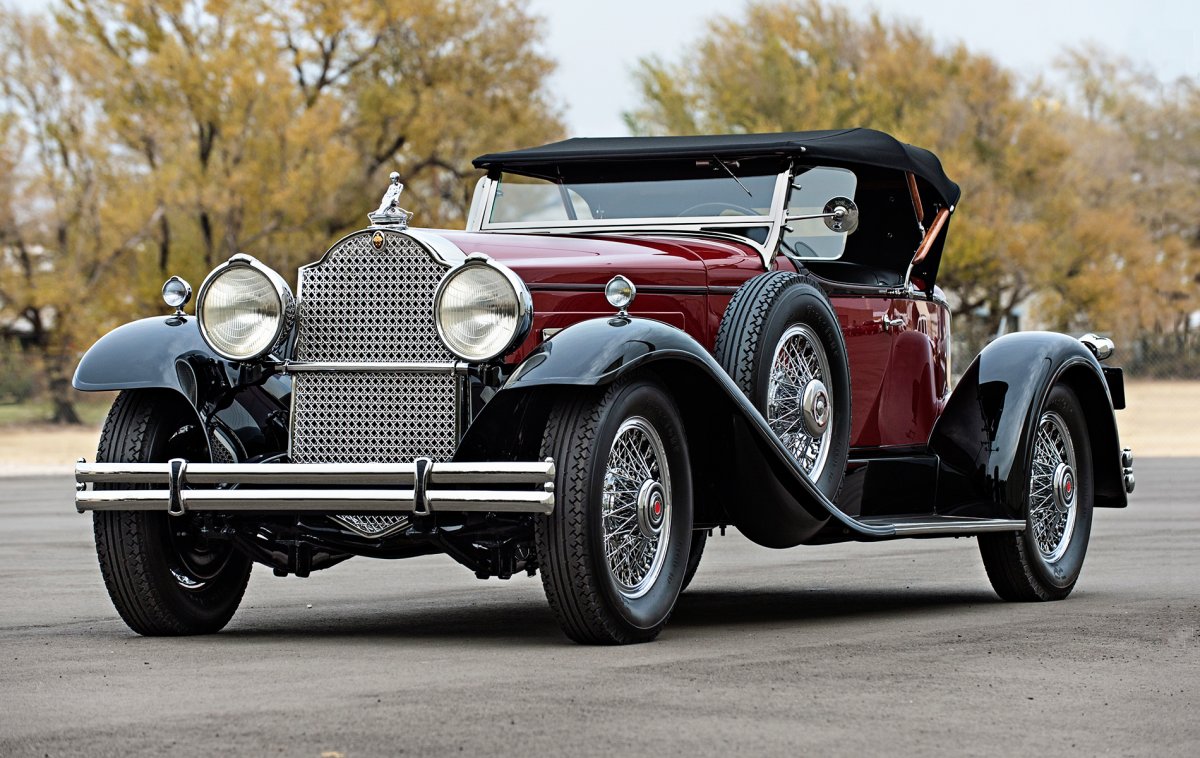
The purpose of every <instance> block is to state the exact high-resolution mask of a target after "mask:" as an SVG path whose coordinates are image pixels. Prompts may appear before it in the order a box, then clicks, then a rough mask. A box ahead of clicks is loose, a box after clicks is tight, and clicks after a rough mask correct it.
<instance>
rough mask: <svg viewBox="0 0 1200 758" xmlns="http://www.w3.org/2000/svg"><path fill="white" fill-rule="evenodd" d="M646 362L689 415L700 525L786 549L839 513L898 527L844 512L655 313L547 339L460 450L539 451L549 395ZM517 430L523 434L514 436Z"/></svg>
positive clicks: (872, 530)
mask: <svg viewBox="0 0 1200 758" xmlns="http://www.w3.org/2000/svg"><path fill="white" fill-rule="evenodd" d="M639 369H646V370H650V371H653V372H654V373H655V374H656V375H657V376H658V377H659V378H660V379H661V380H662V381H663V382H664V384H665V385H666V386H667V388H668V389H669V390H670V391H671V394H672V396H673V397H674V399H675V401H676V403H677V404H678V405H679V408H680V412H681V414H682V415H683V422H684V428H685V431H686V434H687V439H688V442H689V446H690V452H691V455H692V469H693V471H692V473H693V479H694V482H693V485H694V486H693V492H694V493H695V497H696V500H697V502H696V506H697V511H696V512H697V524H698V525H700V526H715V525H718V524H725V523H731V524H733V525H735V526H737V527H738V529H739V530H741V531H742V532H743V533H744V534H745V535H746V536H747V537H749V538H750V539H752V540H754V541H755V542H757V543H759V544H761V545H765V546H767V547H779V548H781V547H791V546H793V545H798V544H800V543H802V542H804V541H805V540H806V539H808V538H809V537H811V536H812V535H813V534H815V533H816V532H817V531H819V530H820V529H821V528H822V526H824V525H825V524H826V523H827V522H828V521H829V520H830V519H831V518H833V519H836V520H837V521H840V522H841V523H842V525H843V526H844V528H845V529H846V530H847V532H846V533H847V534H854V535H855V536H856V537H858V538H860V539H861V538H866V539H871V538H883V537H888V536H891V535H892V534H893V533H894V531H893V530H892V529H891V527H887V526H883V527H879V526H873V525H868V524H862V523H859V522H858V521H856V520H855V519H853V518H851V517H849V516H846V515H845V514H844V513H842V512H841V511H840V510H839V509H838V508H837V506H836V505H835V504H834V503H833V502H832V501H830V500H829V498H827V497H825V495H823V494H822V493H821V492H820V490H818V489H817V488H816V487H815V486H814V485H813V484H812V482H811V481H810V480H809V479H808V477H807V476H806V475H805V474H804V472H803V470H802V469H800V467H799V466H798V465H797V463H796V462H795V460H794V459H793V458H792V457H791V455H790V454H788V452H787V450H786V449H785V448H784V446H783V444H782V443H781V442H780V441H779V438H778V437H777V436H776V435H775V433H774V432H773V431H771V428H770V426H768V425H767V422H766V420H765V419H764V418H763V417H762V415H761V414H760V413H759V412H758V409H757V408H755V407H754V405H753V404H751V402H750V401H749V399H747V397H746V396H745V395H744V394H743V393H742V391H741V390H740V389H738V387H737V385H736V384H734V382H733V380H732V379H731V378H730V377H729V375H728V374H727V373H726V372H725V370H724V369H722V368H721V366H720V364H718V363H717V362H716V359H714V358H713V357H712V355H711V354H710V353H709V352H708V350H706V349H705V348H704V347H703V346H702V345H701V344H700V343H699V342H697V341H696V340H695V339H693V338H692V337H691V336H690V335H688V334H687V333H686V332H684V331H682V330H680V329H678V328H676V327H673V326H670V325H668V324H664V323H662V322H659V321H653V320H650V319H642V318H623V317H613V318H598V319H592V320H589V321H583V322H580V323H578V324H575V325H573V326H570V327H567V328H566V329H563V330H562V331H561V332H559V333H558V334H556V335H554V337H553V338H552V339H550V340H547V341H545V342H543V343H542V345H541V346H539V347H538V348H537V349H536V350H535V351H534V352H533V353H532V354H530V355H529V357H528V358H526V359H525V361H524V362H522V363H521V364H520V366H518V367H517V368H516V370H514V372H513V373H512V375H511V376H510V377H509V379H508V380H507V381H506V382H505V384H504V386H503V387H502V388H501V389H500V391H499V392H498V393H497V394H496V396H495V397H493V398H492V399H491V400H490V401H489V402H488V404H487V405H486V406H484V408H483V409H482V410H481V411H480V412H479V414H478V415H477V416H476V418H475V420H474V422H473V423H472V425H471V427H470V429H469V430H468V431H467V434H466V435H465V437H464V438H463V441H462V443H461V445H460V446H459V452H458V454H457V456H456V457H457V458H459V459H473V458H482V457H485V456H489V457H494V455H495V453H494V451H493V450H492V449H491V448H494V447H495V443H493V442H492V441H493V440H507V441H510V442H512V443H513V444H512V445H510V446H509V450H510V451H511V452H510V454H512V455H515V456H522V457H528V456H531V455H536V454H537V451H538V443H539V442H540V437H541V431H542V429H543V428H544V421H545V417H546V413H547V412H548V411H547V408H546V405H547V403H546V402H545V400H546V399H547V398H553V397H555V395H556V393H562V392H573V391H582V390H583V388H586V387H596V386H601V385H605V384H608V383H611V382H614V381H616V380H618V379H620V378H621V377H623V376H625V375H627V374H628V373H630V372H632V371H636V370H639ZM514 429H519V430H523V431H522V432H521V434H524V435H525V436H524V437H523V438H520V437H519V438H518V439H517V440H515V441H514V440H513V430H514ZM530 429H532V430H534V431H533V432H532V433H531V432H530V431H529V430H530Z"/></svg>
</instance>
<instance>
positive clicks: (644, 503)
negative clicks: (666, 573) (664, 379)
mask: <svg viewBox="0 0 1200 758" xmlns="http://www.w3.org/2000/svg"><path fill="white" fill-rule="evenodd" d="M603 486H604V489H603V493H602V495H601V503H602V513H601V519H602V521H603V529H604V555H605V560H606V563H607V565H608V570H609V573H610V574H611V575H612V578H613V579H614V580H615V582H616V585H617V590H618V591H619V592H620V593H621V594H622V595H624V596H625V597H628V598H637V597H641V596H642V595H644V594H646V593H647V592H649V591H650V588H651V587H653V586H654V583H655V581H657V580H658V577H659V574H661V573H662V567H663V563H664V561H665V558H666V552H667V545H668V544H669V542H670V536H671V476H670V471H669V469H668V466H667V454H666V449H665V448H664V447H663V442H662V438H661V437H659V435H658V432H657V431H656V430H655V429H654V427H653V426H652V425H651V424H650V422H649V421H647V420H646V419H644V418H642V417H640V416H634V417H631V418H629V419H627V420H626V421H625V423H623V424H621V426H620V428H618V429H617V434H616V436H615V437H614V438H613V443H612V447H611V448H610V449H609V453H608V460H607V462H606V464H605V469H604V485H603Z"/></svg>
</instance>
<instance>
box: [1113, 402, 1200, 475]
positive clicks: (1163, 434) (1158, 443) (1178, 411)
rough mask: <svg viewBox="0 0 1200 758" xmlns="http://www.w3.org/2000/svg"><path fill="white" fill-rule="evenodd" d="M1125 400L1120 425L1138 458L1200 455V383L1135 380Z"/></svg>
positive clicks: (1127, 444)
mask: <svg viewBox="0 0 1200 758" xmlns="http://www.w3.org/2000/svg"><path fill="white" fill-rule="evenodd" d="M1125 399H1126V408H1125V410H1123V411H1117V426H1118V428H1119V429H1120V431H1121V444H1122V445H1124V446H1125V447H1131V448H1133V454H1134V457H1135V459H1136V458H1139V457H1141V458H1157V457H1175V458H1182V457H1189V458H1190V457H1197V456H1200V382H1195V381H1192V382H1170V381H1136V382H1134V381H1131V382H1128V383H1127V384H1126V386H1125ZM1135 468H1136V466H1135Z"/></svg>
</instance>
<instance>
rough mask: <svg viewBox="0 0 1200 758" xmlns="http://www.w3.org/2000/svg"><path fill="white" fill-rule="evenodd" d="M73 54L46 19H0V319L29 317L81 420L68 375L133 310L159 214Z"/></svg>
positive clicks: (3, 14) (50, 371)
mask: <svg viewBox="0 0 1200 758" xmlns="http://www.w3.org/2000/svg"><path fill="white" fill-rule="evenodd" d="M76 65H77V60H76V59H75V58H74V53H73V51H72V48H71V46H70V45H69V44H68V43H67V41H66V40H65V39H64V38H63V36H62V34H61V33H60V32H59V31H58V30H56V29H55V28H54V27H53V26H52V25H50V24H48V23H47V22H46V21H45V20H44V19H42V18H38V17H28V16H21V15H19V14H15V13H10V12H7V11H4V10H0V130H2V136H3V140H2V141H0V253H2V254H3V256H2V257H0V314H3V315H4V316H5V317H6V319H5V320H6V321H11V320H13V319H18V318H19V319H22V320H23V321H24V322H25V323H26V324H27V325H28V328H29V330H30V335H29V341H30V343H31V348H32V349H33V350H35V351H36V352H37V354H38V358H39V359H40V363H41V368H42V370H43V371H44V374H45V379H46V382H47V384H48V388H49V391H50V395H51V398H52V400H53V401H54V411H53V420H54V421H58V422H64V423H77V422H78V421H79V418H78V416H77V415H76V413H75V410H74V408H73V406H72V403H71V399H70V398H71V395H70V377H71V373H72V371H73V369H74V364H75V361H76V360H77V359H78V357H79V353H80V351H81V350H82V349H83V348H85V347H86V346H87V344H88V343H89V341H90V340H91V339H92V337H93V336H94V335H95V332H96V329H95V327H96V324H97V323H100V324H104V323H108V322H109V320H108V318H107V317H106V314H111V313H113V312H114V311H116V310H119V309H120V308H122V307H124V308H127V307H128V305H129V303H128V301H127V300H126V299H124V298H122V297H121V296H120V294H119V293H121V292H122V289H123V288H122V286H121V285H122V284H123V283H124V282H127V281H128V280H129V275H130V272H131V269H130V264H131V258H130V256H131V255H132V254H134V253H136V251H138V250H139V249H140V247H141V245H142V244H143V243H144V242H145V241H146V240H147V239H148V238H149V235H150V234H151V228H152V227H153V226H154V224H155V222H156V220H157V219H158V217H159V216H160V215H161V212H162V211H161V208H159V207H158V206H156V205H155V204H154V203H153V201H152V200H150V199H148V198H146V197H143V196H141V195H139V194H138V193H128V194H126V193H124V192H122V191H121V190H123V189H124V188H127V187H130V186H133V185H136V183H137V181H138V178H139V177H138V175H137V173H136V172H135V171H132V170H130V168H129V167H128V166H126V165H125V164H124V162H123V161H121V160H119V159H118V158H117V157H116V156H114V155H113V153H112V152H111V151H110V149H109V145H108V144H106V141H105V137H104V135H103V134H102V133H101V132H99V131H98V130H97V129H96V128H95V126H96V125H97V124H98V123H101V122H102V120H103V116H102V114H101V113H100V112H99V111H98V109H97V108H96V107H95V104H94V103H93V102H91V101H90V100H88V98H87V97H86V96H85V94H84V93H83V92H82V91H81V90H80V88H79V87H78V86H77V83H76V82H75V80H74V79H73V78H72V77H71V71H72V70H73V67H74V66H76Z"/></svg>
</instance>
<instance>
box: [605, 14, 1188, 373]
mask: <svg viewBox="0 0 1200 758" xmlns="http://www.w3.org/2000/svg"><path fill="white" fill-rule="evenodd" d="M636 78H637V82H638V85H639V88H640V90H641V101H642V102H641V105H640V106H639V107H638V108H637V109H635V110H634V111H632V112H630V113H628V114H626V121H627V123H628V124H629V126H630V129H631V130H632V131H633V132H635V133H651V134H667V133H671V134H687V133H697V132H753V131H776V130H784V131H790V130H803V129H816V128H831V127H847V126H869V127H874V128H877V129H881V130H883V131H887V132H889V133H892V134H894V135H896V136H897V137H898V138H899V139H901V140H904V141H906V142H911V143H913V144H917V145H921V146H924V147H928V148H930V149H932V150H933V151H934V152H936V153H937V154H938V155H939V157H940V158H941V159H942V162H943V164H944V166H945V168H946V171H947V173H948V174H949V175H950V176H951V177H953V178H954V179H955V180H956V181H958V182H959V184H960V185H961V186H962V188H963V200H962V203H961V207H960V208H959V209H957V211H956V212H955V214H954V220H953V222H952V226H953V233H952V234H951V235H950V236H949V243H948V245H947V249H946V255H945V258H944V259H943V263H942V267H941V275H940V278H939V281H940V283H941V284H942V286H943V287H944V288H945V289H946V290H947V291H948V292H949V293H950V294H951V296H952V297H953V298H954V299H956V300H957V303H956V305H957V308H956V322H955V323H956V327H957V329H956V331H957V332H958V333H959V335H960V336H962V335H963V334H964V333H965V334H966V336H967V337H968V339H967V340H966V341H967V343H968V344H969V346H970V348H971V350H972V353H973V352H974V349H975V348H977V347H978V346H979V345H980V344H981V343H982V341H984V340H985V339H987V338H988V337H990V336H992V335H995V334H996V333H997V331H998V329H999V328H1000V326H1001V323H1002V322H1003V321H1004V319H1006V318H1007V317H1011V316H1013V315H1014V314H1015V313H1016V312H1017V311H1018V306H1022V305H1032V306H1033V307H1034V311H1035V312H1034V316H1035V319H1036V320H1040V321H1042V322H1044V323H1047V324H1051V325H1054V326H1057V327H1059V328H1063V329H1076V328H1078V327H1079V325H1080V324H1089V323H1094V322H1096V321H1098V322H1099V325H1096V326H1094V328H1108V329H1110V330H1112V329H1116V328H1118V327H1119V326H1120V325H1122V324H1123V323H1125V322H1124V321H1123V317H1124V315H1126V314H1127V312H1128V311H1131V310H1136V309H1137V308H1139V307H1141V306H1143V305H1145V304H1146V303H1145V302H1129V300H1128V299H1122V298H1114V297H1113V293H1114V292H1116V291H1121V292H1122V293H1123V294H1124V293H1125V292H1126V291H1125V290H1124V289H1122V285H1123V283H1124V282H1126V281H1127V280H1128V277H1130V276H1136V277H1140V278H1145V277H1151V278H1152V277H1153V276H1156V275H1157V273H1150V272H1151V271H1153V272H1158V271H1159V268H1158V267H1157V264H1155V263H1154V262H1153V261H1152V260H1151V259H1152V258H1153V255H1151V253H1150V249H1151V248H1150V244H1149V238H1148V236H1147V235H1146V234H1145V231H1144V228H1143V226H1142V225H1140V224H1139V223H1137V222H1136V221H1134V220H1132V219H1133V214H1132V213H1131V207H1132V205H1131V203H1133V202H1134V201H1133V200H1132V199H1131V197H1130V196H1131V194H1136V193H1131V185H1130V181H1131V180H1130V179H1129V174H1127V173H1124V167H1123V166H1121V165H1118V161H1117V157H1119V155H1120V154H1121V152H1120V149H1119V148H1120V146H1119V145H1117V148H1118V149H1117V150H1112V147H1113V145H1114V143H1113V140H1112V138H1111V135H1110V134H1108V133H1106V132H1105V131H1103V130H1100V129H1097V128H1095V127H1094V125H1093V124H1092V123H1090V122H1088V121H1087V120H1086V119H1083V118H1080V117H1079V116H1078V114H1076V113H1074V112H1072V111H1069V110H1067V109H1064V108H1063V107H1062V105H1063V104H1062V103H1060V102H1057V101H1055V100H1054V99H1053V98H1052V97H1050V96H1049V94H1048V92H1047V91H1044V90H1045V89H1046V88H1043V87H1042V86H1040V84H1039V83H1037V82H1033V83H1028V84H1026V83H1022V82H1020V81H1019V80H1018V79H1017V78H1016V77H1015V76H1014V75H1013V74H1012V73H1010V72H1008V71H1006V70H1004V69H1003V68H1002V67H1000V66H999V65H998V64H997V63H996V62H995V61H993V60H992V59H990V58H989V57H987V56H983V55H978V54H974V53H971V52H970V51H968V50H967V49H966V48H965V47H963V46H961V45H958V46H952V47H948V48H945V47H939V46H938V45H937V44H936V43H935V42H934V40H933V39H932V38H930V37H929V36H928V35H927V34H926V33H924V32H923V31H922V30H921V29H920V28H919V27H918V26H916V25H915V24H912V23H908V22H899V21H896V22H889V21H885V20H884V19H882V18H881V17H880V16H879V14H877V13H873V14H871V15H869V16H866V17H863V16H861V15H851V14H850V13H849V12H848V11H847V10H845V9H843V8H841V7H838V6H833V5H826V4H824V3H821V2H819V1H818V0H765V1H759V2H751V3H750V4H749V5H748V6H747V7H746V9H745V12H744V14H743V15H742V16H741V17H738V18H730V17H720V18H717V19H714V20H713V21H711V22H710V23H709V25H708V28H707V31H706V32H705V34H704V35H703V36H702V37H701V38H700V39H699V40H698V41H697V42H696V44H695V45H694V46H693V47H692V48H691V49H690V50H689V51H688V52H687V53H685V54H684V56H683V57H682V59H681V60H679V61H677V62H667V61H663V60H662V59H659V58H649V59H645V60H643V61H642V62H641V64H640V66H639V68H638V70H637V72H636ZM1097 169H1101V170H1100V171H1097ZM1193 218H1194V216H1193ZM1035 295H1036V296H1037V297H1034V296H1035ZM1145 299H1149V298H1141V297H1140V296H1139V300H1142V301H1144V300H1145ZM1080 331H1082V329H1080Z"/></svg>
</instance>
